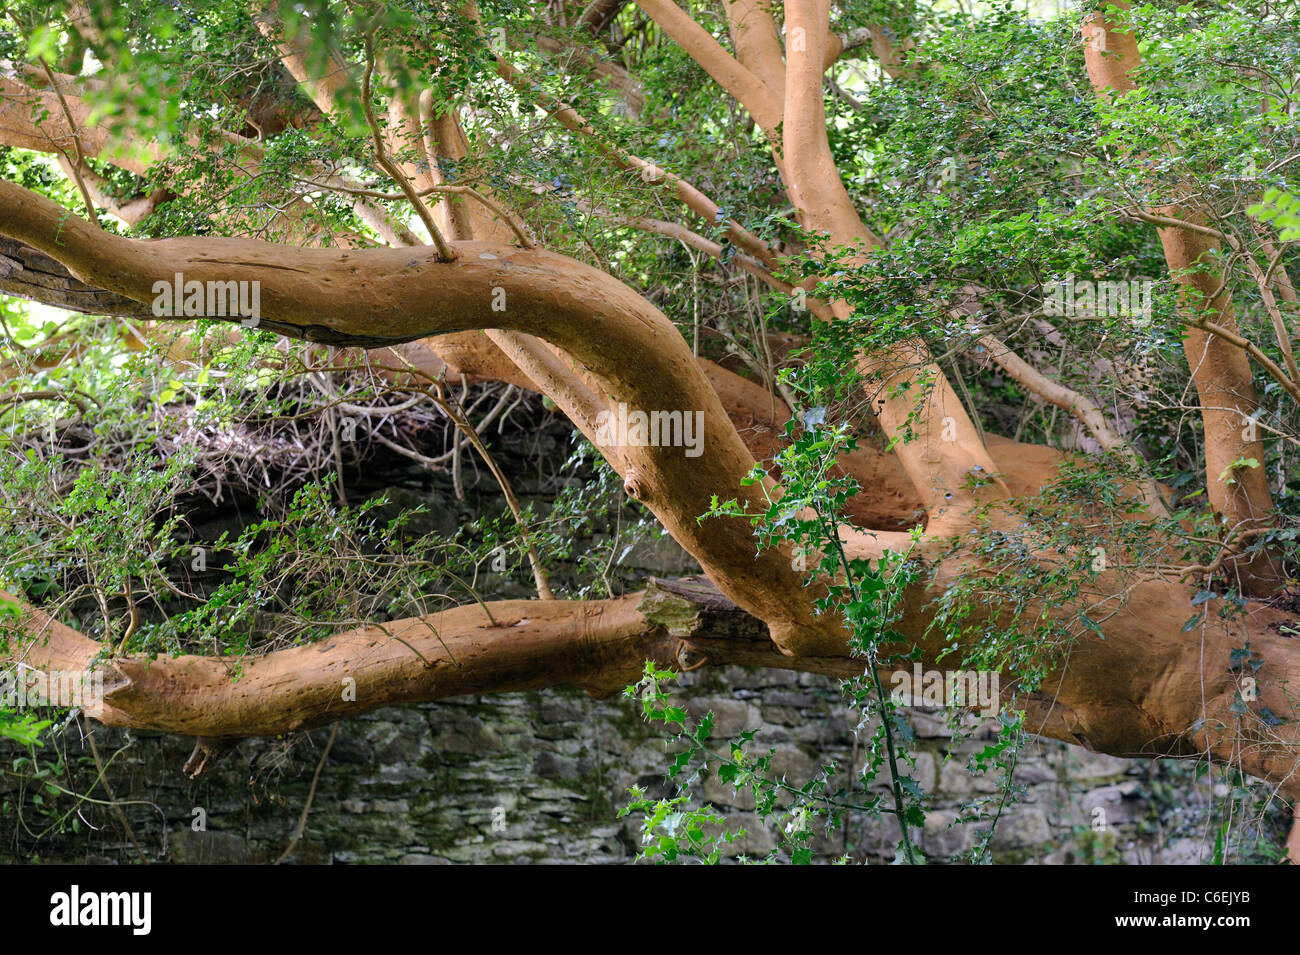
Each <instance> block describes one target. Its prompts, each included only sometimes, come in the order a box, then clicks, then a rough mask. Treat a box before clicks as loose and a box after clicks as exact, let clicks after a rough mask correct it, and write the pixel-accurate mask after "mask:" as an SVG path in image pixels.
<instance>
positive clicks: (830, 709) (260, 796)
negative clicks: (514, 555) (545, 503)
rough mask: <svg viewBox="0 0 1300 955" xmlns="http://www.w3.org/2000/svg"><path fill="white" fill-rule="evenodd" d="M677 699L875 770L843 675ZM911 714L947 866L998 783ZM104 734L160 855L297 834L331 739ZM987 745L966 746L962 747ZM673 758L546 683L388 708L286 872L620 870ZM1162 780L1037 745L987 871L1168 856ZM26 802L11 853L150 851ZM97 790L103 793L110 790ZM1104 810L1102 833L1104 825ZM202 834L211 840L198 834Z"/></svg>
mask: <svg viewBox="0 0 1300 955" xmlns="http://www.w3.org/2000/svg"><path fill="white" fill-rule="evenodd" d="M680 692H681V695H682V697H683V698H684V700H685V701H686V704H687V707H688V709H689V711H690V712H692V713H695V714H702V713H703V712H705V711H706V710H712V711H713V713H714V714H715V717H716V726H717V728H718V733H717V734H715V735H716V736H717V737H718V738H720V737H721V736H722V735H724V734H725V735H730V734H737V733H740V732H742V731H744V730H751V729H752V730H757V737H756V742H757V743H758V744H760V745H761V748H762V749H763V750H764V751H765V750H766V749H768V748H771V749H774V750H775V751H776V754H775V756H774V758H773V761H772V769H773V771H774V773H775V774H776V775H778V776H780V775H784V776H785V777H786V778H787V779H788V780H790V781H791V782H794V783H798V784H802V783H803V782H804V781H806V780H807V779H808V778H809V777H810V776H811V775H813V774H814V773H815V772H816V771H817V770H818V768H819V767H820V766H821V765H822V764H823V763H824V762H827V761H829V760H831V759H834V760H835V761H836V762H837V763H838V764H839V765H840V766H843V767H848V766H851V765H855V764H856V765H859V766H860V765H861V763H862V761H863V754H862V753H861V752H856V753H855V749H854V745H853V736H852V732H851V727H852V726H853V723H854V720H853V717H852V714H851V713H850V712H849V711H848V710H847V709H846V708H845V707H844V706H843V704H842V703H841V701H840V696H839V691H838V688H837V686H836V684H835V682H834V681H831V680H827V679H825V678H821V677H817V676H813V675H795V674H788V673H772V672H768V673H755V672H746V671H740V670H736V671H720V672H713V673H710V672H707V671H700V672H699V673H692V674H687V675H686V677H685V678H684V679H683V686H682V688H681V690H680ZM915 715H916V716H917V718H916V719H914V720H913V723H914V724H915V726H916V729H917V740H916V743H915V746H916V749H917V751H918V756H917V765H916V767H915V769H914V770H913V771H912V775H913V777H914V778H915V779H916V780H917V782H918V784H919V785H920V786H921V787H922V788H924V789H925V790H926V791H934V787H935V786H936V785H937V787H938V789H937V792H935V793H934V797H933V800H932V811H931V813H930V815H929V817H928V819H927V821H926V825H925V827H924V829H923V831H922V832H921V834H920V844H921V846H922V848H923V850H924V851H925V852H926V853H927V855H929V856H930V857H931V858H933V859H934V860H935V861H939V860H941V859H943V858H946V857H948V856H950V855H952V854H954V853H956V852H959V851H960V850H961V849H963V848H964V847H965V846H966V845H967V844H968V842H969V839H970V837H971V836H970V833H969V832H968V831H966V830H964V829H963V828H962V827H960V826H952V827H950V826H949V824H950V823H951V822H952V821H953V820H954V819H955V818H956V816H957V807H958V806H959V804H960V803H961V802H963V801H964V800H968V799H969V798H971V797H972V796H973V795H980V794H986V793H987V792H988V791H989V790H991V789H992V788H993V787H992V781H991V780H985V779H983V778H980V777H972V776H970V775H969V774H968V773H967V772H966V771H965V769H964V768H963V767H962V766H961V765H959V764H957V763H956V762H955V761H953V760H949V761H946V762H945V761H944V760H943V755H942V751H943V747H944V746H945V744H946V742H947V739H946V733H947V731H946V729H945V728H944V725H943V722H942V720H941V719H940V718H939V717H938V716H937V715H936V714H934V713H933V712H926V711H920V712H918V713H917V714H915ZM98 734H99V736H98V740H99V742H98V747H99V751H100V754H101V757H102V759H104V760H105V761H109V772H108V778H109V780H110V782H111V785H112V788H113V793H114V795H115V796H116V797H117V799H118V800H119V801H121V802H122V803H123V804H124V810H125V813H126V816H127V818H128V820H129V822H130V824H131V828H132V830H133V832H134V835H135V839H136V842H137V843H138V844H139V846H140V849H141V850H142V852H143V853H144V855H145V856H146V857H147V858H149V859H151V860H166V861H172V862H179V863H192V862H209V863H234V862H266V861H272V860H274V859H275V858H276V857H278V856H279V855H280V854H281V852H283V850H284V849H285V847H286V846H287V844H288V842H289V839H290V837H291V835H292V833H293V831H294V828H295V826H296V825H297V821H298V818H299V816H300V814H301V812H302V807H303V804H304V802H305V800H306V798H307V793H308V791H309V789H310V783H311V778H312V774H313V772H314V770H315V767H316V764H317V762H318V761H319V759H320V754H321V749H322V747H323V745H324V743H325V741H326V739H327V738H328V735H329V733H328V730H317V731H313V732H312V733H310V734H306V735H305V736H301V737H298V738H296V739H294V740H246V741H245V742H244V743H242V744H240V746H239V748H238V749H236V750H235V751H233V752H232V753H230V754H228V755H226V756H225V757H223V758H222V760H221V761H220V762H218V763H217V764H216V766H215V767H213V768H211V769H209V770H208V771H207V772H205V774H204V775H203V776H201V777H200V778H199V779H198V780H194V781H191V780H189V779H187V778H186V777H185V776H183V775H182V774H181V772H180V767H181V765H182V764H183V763H184V761H185V758H186V756H187V754H188V751H189V747H190V741H188V740H183V739H177V738H171V737H165V736H160V735H150V734H141V733H130V734H126V733H119V732H113V733H107V732H106V731H105V730H103V729H102V728H101V729H99V730H98ZM978 736H979V734H978V733H977V734H976V737H978ZM986 742H987V740H985V739H979V738H972V739H970V740H969V741H967V742H966V743H965V744H963V746H964V751H973V750H975V749H978V748H980V747H982V746H984V745H985V744H986ZM0 749H3V751H4V752H3V758H4V759H5V761H6V763H10V762H11V761H12V759H13V758H14V757H15V756H16V755H18V753H19V752H20V751H19V750H18V748H17V747H15V746H12V745H6V746H4V747H0ZM56 750H57V751H61V752H63V754H64V756H65V757H66V765H67V766H68V767H69V768H70V772H71V777H70V779H65V780H63V781H62V782H61V785H63V786H64V788H67V789H73V790H77V791H80V792H86V793H90V792H91V787H92V786H93V782H94V778H95V770H94V763H93V759H92V758H91V756H90V753H89V751H88V749H85V748H83V746H82V744H81V743H80V732H79V731H78V730H77V729H76V728H75V726H74V727H72V728H71V729H70V731H69V732H67V733H65V734H62V735H61V736H60V737H58V738H57V739H52V740H51V741H50V743H49V744H47V746H46V747H44V748H42V749H41V750H38V751H37V752H38V754H39V756H40V757H41V758H43V759H48V758H49V757H51V756H54V755H55V752H56ZM667 763H668V757H667V756H666V754H665V746H664V742H663V740H662V738H660V737H658V736H656V735H655V734H654V733H653V732H652V730H651V729H650V728H649V727H648V726H646V725H645V724H643V723H642V722H640V720H639V719H638V717H637V715H636V710H635V708H634V706H633V704H632V702H631V701H629V700H626V699H623V698H622V697H615V698H612V699H609V700H603V701H595V700H591V699H589V698H587V697H586V696H585V695H584V694H582V693H580V692H578V691H566V690H553V691H546V692H539V693H530V694H516V695H506V696H493V697H483V698H478V699H465V700H458V701H452V702H444V703H436V704H427V705H423V706H418V707H410V708H406V709H391V710H384V711H379V712H376V713H373V714H370V715H368V716H366V717H362V718H359V719H356V720H351V721H348V722H346V723H344V724H342V725H341V726H340V729H339V733H338V736H337V738H336V740H335V743H334V745H333V747H332V749H331V751H330V753H329V757H328V759H327V760H326V762H325V765H324V768H323V770H322V772H321V775H320V781H319V783H318V785H317V788H316V792H315V796H314V799H313V802H312V809H311V813H310V816H309V820H308V824H307V828H306V831H305V833H304V835H303V837H302V839H301V841H300V842H299V843H298V845H297V847H296V848H295V850H294V852H293V853H292V854H291V856H290V858H289V861H300V862H335V863H375V862H383V863H403V864H411V865H426V864H428V865H432V864H443V863H465V862H552V863H555V862H559V863H563V862H587V863H627V862H630V861H632V860H633V859H634V858H635V855H636V846H637V841H638V832H637V827H638V824H639V821H638V820H636V819H634V818H632V817H628V818H627V819H624V820H620V819H619V818H618V814H617V810H618V809H619V808H620V807H622V806H623V805H625V803H626V799H627V796H626V791H627V788H628V786H630V785H632V784H634V783H639V784H640V785H642V786H645V787H646V788H647V789H648V790H649V791H650V792H651V793H652V794H654V793H657V792H666V791H667V790H665V789H664V788H663V773H664V770H665V768H666V766H667ZM1163 771H1164V770H1158V771H1156V772H1157V773H1158V772H1163ZM1152 774H1153V770H1152V769H1151V766H1150V765H1149V764H1144V763H1135V762H1131V761H1126V760H1119V759H1114V758H1111V757H1101V756H1097V755H1095V754H1090V753H1086V752H1084V751H1082V750H1079V749H1078V748H1075V747H1069V746H1065V745H1063V744H1058V743H1035V744H1033V745H1032V746H1031V747H1030V748H1029V751H1028V752H1026V753H1025V754H1024V755H1023V757H1022V759H1021V762H1020V769H1019V771H1018V773H1017V780H1018V781H1019V782H1021V783H1022V784H1023V785H1024V786H1025V787H1026V792H1025V794H1024V796H1023V797H1022V798H1021V799H1020V800H1019V801H1017V802H1015V803H1013V804H1012V805H1011V806H1010V807H1009V808H1008V810H1007V811H1006V813H1005V814H1004V816H1003V818H1002V821H1001V823H1000V825H999V827H998V830H997V834H996V837H995V839H994V842H993V853H994V859H995V860H996V861H1000V862H1016V861H1036V860H1037V861H1055V862H1069V861H1079V860H1082V859H1085V858H1088V859H1090V860H1091V859H1092V858H1093V857H1094V856H1096V855H1097V854H1098V853H1101V852H1103V850H1104V851H1105V852H1107V853H1109V854H1110V855H1112V856H1113V857H1114V861H1119V858H1120V854H1121V853H1127V854H1128V856H1129V857H1130V858H1131V859H1132V860H1133V861H1137V860H1139V859H1141V860H1143V861H1150V860H1154V859H1159V858H1160V846H1159V845H1158V844H1157V843H1155V842H1154V841H1153V840H1152V839H1151V838H1149V837H1147V836H1144V835H1143V834H1142V830H1143V828H1144V827H1143V820H1144V819H1146V818H1148V817H1149V816H1150V815H1151V814H1152V812H1151V811H1152V806H1151V804H1150V803H1149V802H1148V800H1146V799H1144V798H1143V796H1142V793H1143V792H1145V791H1146V790H1147V789H1148V788H1150V787H1149V783H1150V781H1151V779H1152V778H1153V777H1152ZM70 783H73V784H70ZM703 792H704V794H705V795H706V797H707V798H708V799H709V800H710V801H711V802H712V803H713V804H714V805H715V806H716V807H717V808H718V809H720V810H721V811H722V812H723V813H724V815H725V816H726V817H727V819H728V825H729V827H731V828H737V827H743V828H745V829H746V830H747V835H746V836H744V837H743V838H742V839H740V840H738V841H737V842H736V843H734V844H733V845H732V846H731V847H730V852H731V854H732V855H735V854H738V853H741V852H744V853H748V854H751V855H762V854H764V853H765V852H767V851H768V850H769V849H770V848H771V847H772V846H773V845H774V839H773V833H771V832H769V831H768V830H767V829H766V828H765V827H764V824H763V822H762V821H761V820H760V819H759V817H758V816H757V815H756V814H755V813H754V811H753V810H754V800H753V796H752V795H751V794H750V793H749V792H748V791H747V790H741V791H739V792H738V791H736V790H734V789H733V788H732V787H731V786H730V785H729V784H724V783H721V782H720V781H718V780H716V779H706V780H705V781H704V784H703ZM33 795H35V793H34V792H33V791H32V788H31V787H30V785H29V786H28V787H27V788H26V789H25V790H20V789H19V788H18V784H17V782H16V781H15V780H14V779H12V778H10V777H5V779H4V781H3V782H0V798H3V801H4V804H5V807H4V815H5V818H6V819H7V820H9V821H10V822H11V823H12V822H13V820H14V819H15V818H16V817H17V816H18V815H19V813H20V811H21V818H22V819H23V821H24V822H25V825H13V824H11V825H9V826H7V827H6V828H7V830H8V831H7V832H6V836H5V841H4V844H3V845H0V861H4V862H15V861H23V860H31V861H35V860H41V861H47V862H53V861H69V862H70V861H91V862H119V861H120V862H130V861H134V860H136V859H138V856H137V854H136V850H135V849H134V848H133V846H132V845H131V842H130V840H129V839H128V838H126V837H125V836H124V833H123V831H122V828H121V825H120V823H119V822H118V821H117V820H116V818H115V817H114V816H113V815H111V814H110V813H109V812H107V811H106V810H105V809H104V807H100V806H94V805H91V804H83V807H82V815H83V816H85V817H86V819H87V820H88V821H90V822H91V823H92V824H93V825H95V826H97V827H100V828H99V829H98V831H92V830H90V829H87V828H85V827H81V828H80V831H72V830H71V829H70V828H67V829H66V831H63V832H59V831H58V830H57V828H56V829H55V831H52V832H50V833H49V834H47V835H45V836H44V837H43V838H41V839H40V840H34V839H33V838H32V835H31V834H32V833H33V832H40V831H41V830H42V829H44V828H45V827H46V826H47V825H49V823H50V822H52V821H53V818H52V817H57V816H59V815H63V814H65V813H67V811H68V809H70V808H71V807H72V805H73V801H72V799H71V798H70V797H67V796H62V797H58V798H55V797H53V796H51V795H48V794H47V795H46V796H45V798H44V801H43V802H41V803H39V804H38V803H34V802H33V799H32V797H33ZM93 795H94V796H95V797H96V798H102V796H103V792H102V790H95V791H94V792H93ZM1098 809H1100V810H1101V811H1102V813H1104V816H1099V815H1098V814H1097V810H1098ZM70 818H71V819H74V820H75V819H76V818H77V816H76V814H75V813H72V814H71V815H70ZM1099 818H1104V820H1105V823H1106V829H1105V831H1094V830H1093V825H1094V823H1095V822H1096V821H1097V820H1098V819H1099ZM200 822H202V823H203V824H205V825H206V829H202V828H198V827H199V825H200ZM891 823H892V819H891V820H889V822H887V823H883V824H882V823H880V822H874V821H871V820H868V819H866V818H863V817H858V818H855V819H854V820H853V821H852V823H851V825H850V826H848V827H847V828H846V829H843V830H841V831H839V832H836V833H834V834H832V835H831V836H830V837H828V838H825V839H821V840H820V841H819V842H818V850H819V858H820V859H821V860H823V861H829V860H831V859H834V858H836V857H838V856H839V855H841V854H842V853H844V852H848V853H850V854H852V855H853V856H854V857H856V858H870V859H872V860H879V861H888V859H889V857H890V856H891V855H892V853H893V849H894V844H895V839H896V827H893V831H891V825H890V824H891ZM65 828H66V827H65ZM1147 828H1150V827H1147ZM1172 855H1173V858H1172V859H1170V861H1188V862H1190V861H1195V858H1197V856H1196V854H1195V853H1191V852H1189V851H1186V847H1183V848H1182V849H1180V850H1179V851H1178V852H1176V853H1172ZM1099 861H1104V860H1099Z"/></svg>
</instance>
